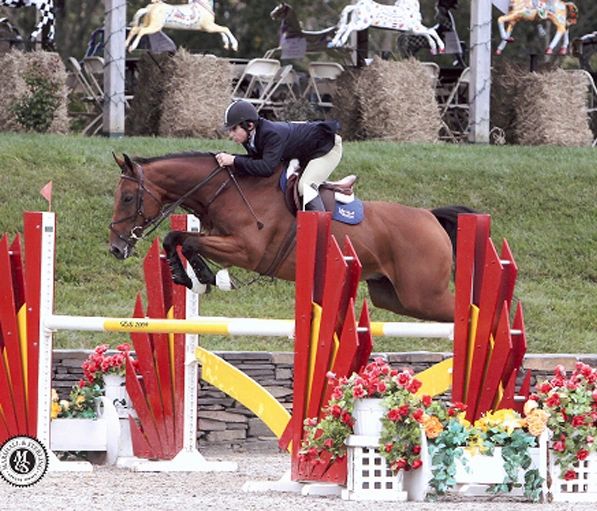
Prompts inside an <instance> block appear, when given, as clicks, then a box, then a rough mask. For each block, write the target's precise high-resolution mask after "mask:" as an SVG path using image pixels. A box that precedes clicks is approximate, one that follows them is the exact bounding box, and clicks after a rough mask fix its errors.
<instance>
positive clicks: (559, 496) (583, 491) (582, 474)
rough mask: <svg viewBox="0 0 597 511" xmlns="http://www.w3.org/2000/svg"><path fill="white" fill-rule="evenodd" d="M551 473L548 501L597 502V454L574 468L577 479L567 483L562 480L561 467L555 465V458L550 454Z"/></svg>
mask: <svg viewBox="0 0 597 511" xmlns="http://www.w3.org/2000/svg"><path fill="white" fill-rule="evenodd" d="M550 454H551V455H550V457H549V472H550V475H551V486H550V487H549V489H548V500H553V501H554V502H597V454H591V455H590V456H589V457H588V458H587V459H586V460H583V461H579V462H578V463H577V464H576V465H575V466H574V471H575V472H576V475H577V477H576V479H572V480H570V481H566V480H564V479H561V478H560V467H559V466H558V465H557V464H556V463H555V456H554V455H553V453H550Z"/></svg>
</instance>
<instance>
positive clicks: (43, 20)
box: [0, 0, 56, 50]
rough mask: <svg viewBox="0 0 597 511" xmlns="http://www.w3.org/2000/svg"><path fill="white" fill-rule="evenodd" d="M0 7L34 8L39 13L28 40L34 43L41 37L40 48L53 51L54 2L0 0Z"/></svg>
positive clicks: (44, 0)
mask: <svg viewBox="0 0 597 511" xmlns="http://www.w3.org/2000/svg"><path fill="white" fill-rule="evenodd" d="M0 7H35V8H36V9H37V11H38V12H39V21H38V23H37V25H35V28H34V29H33V32H31V36H30V37H29V39H30V40H31V41H35V40H36V39H37V38H38V36H39V35H41V36H42V47H43V48H44V49H47V50H53V49H54V35H55V34H56V29H55V26H54V22H55V17H54V0H0Z"/></svg>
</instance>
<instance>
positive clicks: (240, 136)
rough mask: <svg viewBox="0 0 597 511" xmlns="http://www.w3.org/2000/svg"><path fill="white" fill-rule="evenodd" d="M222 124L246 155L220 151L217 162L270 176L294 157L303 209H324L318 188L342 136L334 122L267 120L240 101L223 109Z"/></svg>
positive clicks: (339, 148)
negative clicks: (240, 145)
mask: <svg viewBox="0 0 597 511" xmlns="http://www.w3.org/2000/svg"><path fill="white" fill-rule="evenodd" d="M224 126H225V127H226V129H227V130H228V136H229V137H230V139H231V140H234V141H235V142H236V143H238V144H242V145H243V146H244V148H245V149H246V151H247V155H233V154H228V153H219V154H217V155H216V160H217V162H218V164H219V165H221V166H222V167H227V166H234V168H235V169H236V171H237V172H239V173H242V174H248V175H251V176H256V177H269V176H271V175H272V174H273V173H274V171H275V170H276V167H278V165H280V163H282V162H286V163H288V162H290V160H293V159H297V160H299V163H300V166H301V168H303V169H304V170H303V173H302V175H301V177H300V179H299V184H298V189H299V193H300V194H301V196H302V197H303V209H305V210H308V211H324V210H325V208H324V206H323V202H322V200H321V197H320V196H319V192H318V188H319V185H320V184H321V183H322V182H323V181H325V180H326V179H327V178H328V176H329V175H330V174H331V173H332V172H333V170H334V169H335V168H336V167H337V165H338V163H340V160H341V159H342V138H341V137H340V136H339V135H338V134H337V133H336V131H337V129H338V123H337V122H336V121H322V122H273V121H268V120H267V119H264V118H263V117H260V116H259V114H258V113H257V110H255V107H254V106H253V105H252V104H251V103H249V102H248V101H243V100H239V101H234V102H233V103H231V104H230V106H229V107H228V108H227V109H226V113H225V114H224Z"/></svg>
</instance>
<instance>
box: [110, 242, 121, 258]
mask: <svg viewBox="0 0 597 511" xmlns="http://www.w3.org/2000/svg"><path fill="white" fill-rule="evenodd" d="M110 253H111V254H112V255H113V256H114V257H116V258H117V259H122V258H123V253H122V252H121V250H120V249H119V248H118V247H117V246H116V245H112V246H111V247H110Z"/></svg>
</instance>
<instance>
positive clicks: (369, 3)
mask: <svg viewBox="0 0 597 511" xmlns="http://www.w3.org/2000/svg"><path fill="white" fill-rule="evenodd" d="M349 15H350V21H349V20H348V17H349ZM421 20H422V18H421V6H420V5H419V0H397V1H396V2H395V3H394V5H384V4H378V3H377V2H374V1H373V0H359V1H358V2H357V3H356V4H354V5H347V6H346V7H345V8H344V9H342V14H341V15H340V21H339V22H338V31H337V32H336V35H335V37H334V39H333V40H332V41H331V42H330V44H329V46H330V47H339V46H344V45H345V44H346V41H347V40H348V36H349V35H350V34H351V33H352V32H353V31H355V30H365V29H366V28H369V27H376V28H386V29H391V30H399V31H404V32H409V33H411V34H414V35H422V36H425V37H426V38H427V40H428V41H429V47H430V48H431V53H433V54H434V55H435V54H436V53H437V51H438V48H439V52H440V53H444V42H443V41H442V40H441V38H440V37H439V35H438V34H437V32H436V31H435V30H434V29H433V28H427V27H426V26H424V25H423V24H422V23H421Z"/></svg>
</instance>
